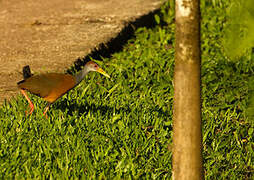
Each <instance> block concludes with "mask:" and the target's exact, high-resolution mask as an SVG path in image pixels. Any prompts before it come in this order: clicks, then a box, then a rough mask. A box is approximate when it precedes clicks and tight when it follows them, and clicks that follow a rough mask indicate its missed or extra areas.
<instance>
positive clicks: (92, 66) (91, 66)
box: [85, 61, 110, 78]
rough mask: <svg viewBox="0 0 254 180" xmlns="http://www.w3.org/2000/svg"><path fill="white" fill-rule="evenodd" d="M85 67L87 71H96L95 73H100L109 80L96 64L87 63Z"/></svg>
mask: <svg viewBox="0 0 254 180" xmlns="http://www.w3.org/2000/svg"><path fill="white" fill-rule="evenodd" d="M85 66H86V68H87V69H88V71H96V72H98V73H101V74H102V75H104V76H106V77H108V78H110V76H109V75H108V74H107V73H106V72H105V71H104V70H103V69H102V68H101V67H100V66H99V65H98V64H96V63H95V62H93V61H89V62H87V63H86V65H85Z"/></svg>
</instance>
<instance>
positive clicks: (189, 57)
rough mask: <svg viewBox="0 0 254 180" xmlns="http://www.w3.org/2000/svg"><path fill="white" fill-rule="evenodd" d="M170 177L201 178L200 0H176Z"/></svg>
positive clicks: (175, 179)
mask: <svg viewBox="0 0 254 180" xmlns="http://www.w3.org/2000/svg"><path fill="white" fill-rule="evenodd" d="M175 2H176V3H175V13H176V14H175V18H176V19H175V20H176V45H175V69H174V110H173V179H174V180H182V179H186V180H192V179H193V180H198V179H203V170H202V169H203V167H202V143H201V142H202V136H201V97H200V94H201V93H200V91H201V88H200V83H201V81H200V9H199V0H175Z"/></svg>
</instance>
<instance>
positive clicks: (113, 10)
mask: <svg viewBox="0 0 254 180" xmlns="http://www.w3.org/2000/svg"><path fill="white" fill-rule="evenodd" d="M161 3H162V1H161V0H71V1H68V0H36V1H35V0H0V81H1V84H0V102H3V100H4V99H5V98H7V99H9V98H10V97H12V96H14V95H16V94H17V92H18V91H17V87H16V83H17V81H19V80H22V67H23V66H24V65H30V67H31V69H32V71H33V72H45V71H54V72H64V71H65V70H66V69H67V68H69V67H70V66H71V65H72V64H73V63H74V61H75V60H77V59H78V58H79V57H80V58H83V57H85V56H86V55H88V54H89V53H91V51H92V50H94V49H95V48H97V47H98V46H99V45H100V44H102V43H107V42H108V41H110V40H111V39H112V38H115V37H117V35H118V34H119V32H120V31H121V30H122V29H123V28H124V27H125V26H126V24H128V23H129V22H131V21H135V19H137V18H139V17H141V16H143V15H145V14H148V13H149V12H151V11H154V10H156V9H158V8H159V7H160V5H161Z"/></svg>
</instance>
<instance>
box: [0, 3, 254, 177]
mask: <svg viewBox="0 0 254 180" xmlns="http://www.w3.org/2000/svg"><path fill="white" fill-rule="evenodd" d="M225 2H226V0H217V1H216V0H213V1H208V0H206V1H202V3H201V5H202V6H201V7H202V15H203V18H202V100H203V102H202V106H203V108H202V120H203V157H204V169H205V177H206V179H252V178H253V173H254V152H253V149H254V137H253V133H254V123H253V121H251V120H250V119H249V118H248V117H247V113H246V112H247V109H248V104H249V103H250V102H249V99H250V97H249V94H248V82H249V80H250V78H251V77H252V76H253V70H254V69H253V68H254V62H253V60H254V54H253V53H249V54H246V56H244V57H242V59H240V60H238V61H231V60H229V59H228V58H227V57H225V56H224V53H223V49H222V48H221V44H220V42H221V39H222V29H223V27H224V23H225V18H226V16H225V8H226V7H227V5H228V4H226V3H225ZM165 7H166V5H165V6H164V7H163V8H162V11H161V13H159V14H158V15H157V16H156V19H157V22H160V23H163V21H166V22H167V23H168V24H169V26H161V25H160V24H158V25H157V26H156V27H154V28H139V29H137V31H136V32H135V38H134V39H130V40H129V41H128V43H127V44H126V45H125V46H124V48H123V51H122V52H118V53H115V54H113V55H112V58H110V59H107V58H105V59H104V61H103V63H100V64H101V66H102V67H103V68H104V69H105V70H106V71H107V72H108V73H109V74H110V75H111V79H106V78H105V77H102V76H101V75H99V74H96V73H91V74H89V75H88V76H87V77H86V78H85V80H84V81H83V82H82V83H81V85H79V86H78V87H76V88H75V89H74V90H72V91H70V92H69V93H68V94H67V95H65V96H63V97H62V98H61V99H59V100H58V101H57V102H56V103H55V104H54V105H53V106H52V107H51V109H50V111H49V113H48V118H47V119H45V118H44V117H42V113H43V108H44V107H45V105H46V103H45V102H43V101H42V100H40V99H39V98H37V97H36V96H31V97H32V100H33V102H34V103H35V106H36V109H35V111H34V113H33V114H32V115H31V116H28V117H26V116H25V110H26V109H27V105H28V103H27V102H26V100H25V99H24V98H23V97H21V96H19V97H17V99H13V100H12V101H11V102H10V103H5V104H4V105H3V106H2V107H0V178H1V179H6V178H17V179H22V178H29V179H30V178H54V179H55V178H58V179H60V178H61V179H64V178H91V179H95V178H96V179H120V178H122V179H129V178H134V179H139V178H142V179H163V178H165V179H168V178H170V177H171V169H172V167H171V158H172V152H171V148H172V147H171V144H172V105H173V86H172V78H173V68H174V48H173V47H171V45H173V44H174V23H173V16H172V14H173V13H172V9H171V10H170V11H169V12H168V11H167V10H166V9H165ZM158 20H160V21H158ZM173 46H174V45H173Z"/></svg>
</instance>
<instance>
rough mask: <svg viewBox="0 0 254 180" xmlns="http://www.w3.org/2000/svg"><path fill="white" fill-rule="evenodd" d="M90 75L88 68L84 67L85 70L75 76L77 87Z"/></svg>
mask: <svg viewBox="0 0 254 180" xmlns="http://www.w3.org/2000/svg"><path fill="white" fill-rule="evenodd" d="M88 73H89V70H88V68H86V67H84V69H82V70H81V71H80V72H78V73H77V74H76V75H74V77H75V79H76V85H77V84H79V83H80V82H81V81H82V80H83V79H84V77H85V76H86V75H87V74H88Z"/></svg>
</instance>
